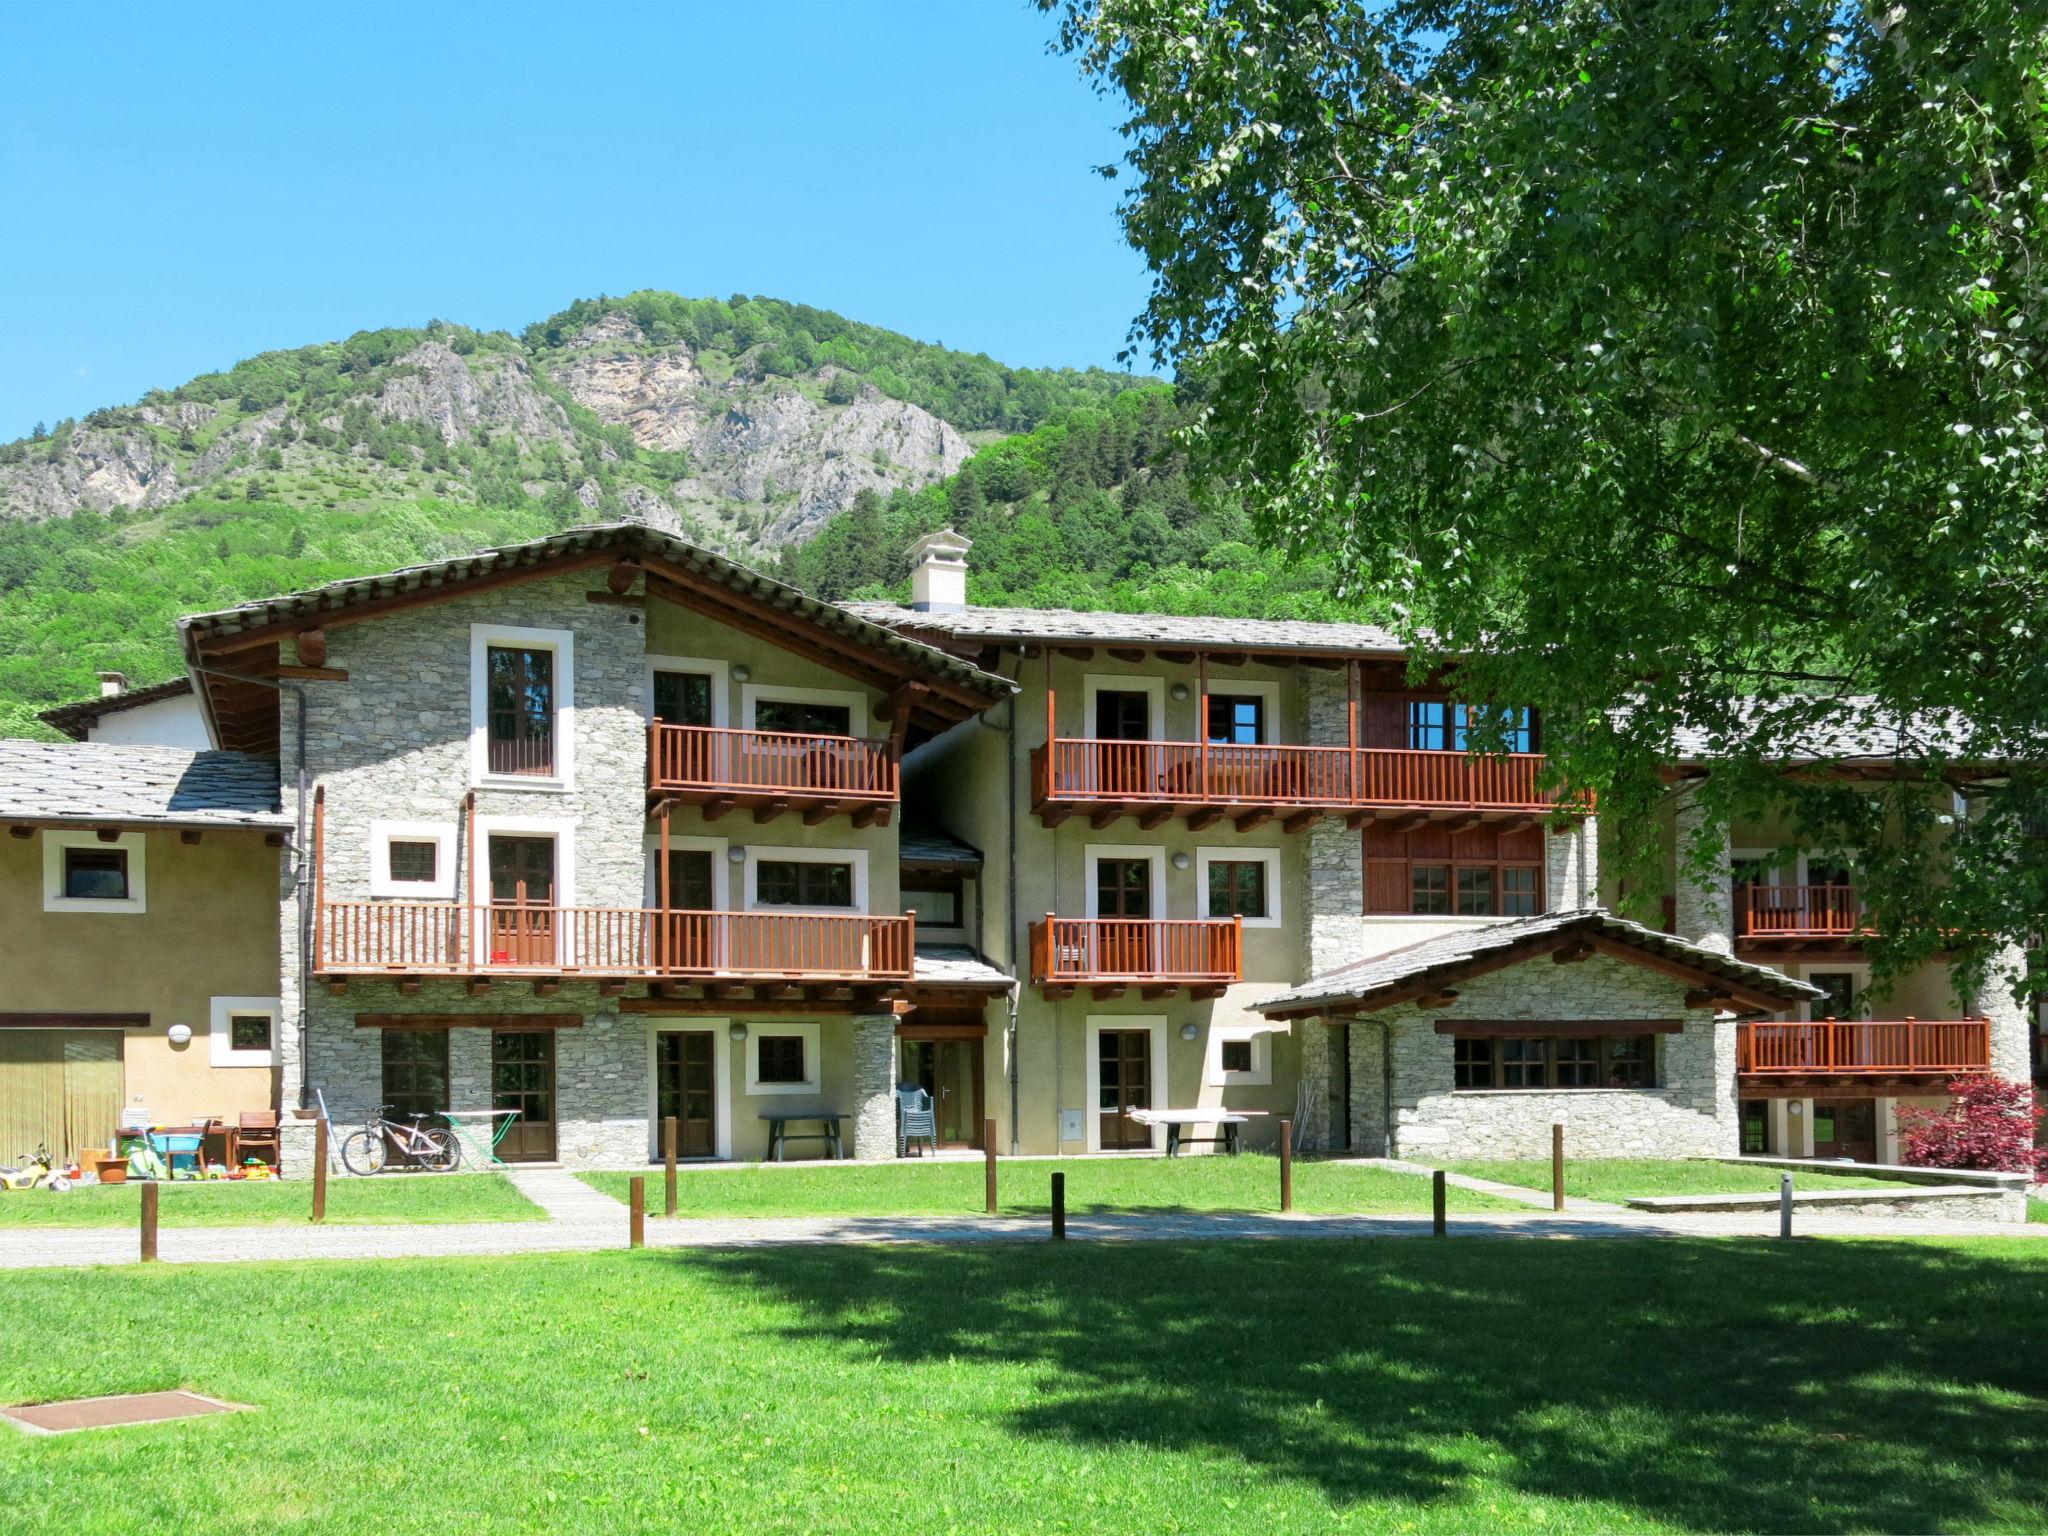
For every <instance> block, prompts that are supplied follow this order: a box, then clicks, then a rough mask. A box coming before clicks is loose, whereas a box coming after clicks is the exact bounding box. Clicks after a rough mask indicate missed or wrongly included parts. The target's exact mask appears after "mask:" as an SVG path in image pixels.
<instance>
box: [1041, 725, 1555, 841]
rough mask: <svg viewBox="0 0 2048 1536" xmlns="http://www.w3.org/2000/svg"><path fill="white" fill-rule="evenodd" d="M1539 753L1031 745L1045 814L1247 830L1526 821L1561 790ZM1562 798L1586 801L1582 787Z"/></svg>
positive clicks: (1049, 819)
mask: <svg viewBox="0 0 2048 1536" xmlns="http://www.w3.org/2000/svg"><path fill="white" fill-rule="evenodd" d="M1543 765H1544V758H1543V756H1542V754H1541V753H1535V752H1515V753H1509V754H1505V755H1501V756H1493V757H1485V756H1477V755H1472V754H1467V753H1463V752H1424V751H1410V750H1406V749H1394V748H1382V747H1298V746H1276V745H1260V746H1229V745H1219V744H1215V743H1210V742H1197V741H1101V740H1094V739H1089V738H1079V737H1056V738H1054V739H1053V740H1052V741H1051V742H1050V743H1049V744H1048V745H1046V746H1042V747H1038V748H1034V749H1033V752H1032V781H1033V783H1034V785H1035V786H1036V792H1037V806H1036V809H1037V811H1038V814H1039V817H1040V819H1041V820H1042V821H1043V822H1044V823H1045V824H1046V825H1047V826H1057V825H1058V824H1059V823H1060V822H1062V821H1064V820H1066V819H1067V818H1068V817H1070V816H1073V815H1075V814H1077V813H1085V814H1086V815H1087V816H1088V818H1089V820H1090V822H1091V823H1092V824H1093V825H1094V826H1096V827H1097V828H1101V827H1106V826H1108V825H1109V824H1110V823H1112V822H1114V821H1116V820H1117V819H1118V818H1120V817H1124V816H1135V817H1137V818H1138V821H1139V824H1140V825H1141V826H1143V827H1146V828H1148V829H1149V828H1151V827H1156V826H1159V825H1160V824H1162V823H1163V822H1166V821H1168V820H1170V819H1171V818H1173V817H1175V816H1180V817H1184V818H1185V819H1186V821H1187V823H1188V826H1189V827H1190V828H1191V829H1192V830H1195V831H1200V830H1201V829H1202V828H1204V827H1207V826H1211V825H1213V824H1214V823H1216V822H1218V821H1221V820H1222V819H1223V818H1224V817H1226V816H1228V817H1231V818H1232V819H1233V820H1234V821H1235V822H1236V824H1237V827H1238V830H1240V831H1249V830H1250V829H1251V828H1253V827H1255V826H1258V825H1260V824H1261V823H1263V822H1266V821H1270V820H1273V819H1274V818H1276V817H1277V818H1279V819H1280V820H1281V822H1282V824H1283V825H1284V826H1285V827H1286V828H1287V830H1288V831H1290V832H1297V831H1300V830H1301V829H1302V828H1304V827H1307V826H1309V825H1311V824H1312V823H1314V822H1316V821H1317V820H1319V819H1321V818H1322V817H1324V816H1328V815H1342V816H1344V817H1345V818H1346V819H1347V820H1348V821H1349V822H1350V823H1351V825H1352V826H1354V827H1357V826H1362V825H1364V823H1365V822H1367V821H1369V820H1372V819H1374V818H1376V817H1394V818H1401V819H1405V820H1408V821H1410V822H1422V821H1426V820H1442V821H1456V822H1464V823H1466V824H1468V825H1472V824H1477V823H1479V822H1482V821H1511V822H1512V821H1528V820H1531V819H1534V818H1536V817H1540V816H1548V815H1551V814H1554V813H1555V812H1556V811H1557V810H1559V809H1560V808H1561V807H1564V806H1565V805H1566V802H1565V801H1563V800H1562V799H1561V797H1560V796H1559V795H1557V794H1556V793H1555V792H1554V791H1551V790H1548V789H1545V788H1543V787H1542V786H1541V781H1542V777H1543ZM1568 808H1569V809H1573V810H1578V811H1590V810H1591V809H1592V808H1593V803H1592V800H1591V798H1590V797H1588V798H1586V799H1584V800H1583V801H1578V802H1573V803H1571V804H1570V805H1569V806H1568Z"/></svg>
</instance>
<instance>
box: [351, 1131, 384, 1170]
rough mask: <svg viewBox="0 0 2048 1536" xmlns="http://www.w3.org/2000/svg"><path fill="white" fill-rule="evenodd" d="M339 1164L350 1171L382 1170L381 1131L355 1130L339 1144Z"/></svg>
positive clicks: (382, 1140) (382, 1139)
mask: <svg viewBox="0 0 2048 1536" xmlns="http://www.w3.org/2000/svg"><path fill="white" fill-rule="evenodd" d="M341 1166H342V1167H344V1168H346V1169H347V1170H348V1171H349V1172H350V1173H356V1174H371V1173H382V1172H383V1171H384V1136H383V1133H382V1132H381V1131H357V1132H356V1133H355V1134H354V1135H353V1136H351V1137H349V1138H348V1140H346V1141H344V1142H343V1143H342V1144H341Z"/></svg>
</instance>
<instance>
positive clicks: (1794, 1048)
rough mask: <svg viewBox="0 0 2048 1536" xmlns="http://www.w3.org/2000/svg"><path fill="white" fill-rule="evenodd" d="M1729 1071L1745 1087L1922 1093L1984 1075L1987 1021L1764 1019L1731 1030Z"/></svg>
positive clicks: (1988, 1066)
mask: <svg viewBox="0 0 2048 1536" xmlns="http://www.w3.org/2000/svg"><path fill="white" fill-rule="evenodd" d="M1735 1057H1736V1073H1737V1075H1738V1076H1739V1077H1740V1078H1741V1080H1742V1082H1743V1085H1744V1086H1745V1087H1748V1088H1763V1089H1769V1090H1771V1091H1787V1090H1792V1089H1798V1088H1810V1087H1826V1086H1833V1087H1841V1086H1843V1085H1844V1084H1854V1085H1858V1086H1864V1085H1867V1086H1870V1087H1873V1088H1878V1087H1883V1086H1886V1085H1891V1084H1896V1085H1898V1086H1904V1087H1916V1088H1919V1089H1922V1090H1925V1089H1927V1088H1930V1087H1938V1086H1939V1085H1940V1083H1941V1082H1943V1081H1945V1080H1946V1079H1948V1078H1951V1077H1955V1076H1957V1075H1959V1074H1963V1073H1973V1072H1988V1071H1990V1070H1991V1021H1990V1020H1989V1019H1897V1020H1878V1019H1822V1020H1819V1021H1817V1022H1814V1023H1783V1024H1781V1023H1773V1022H1771V1021H1768V1020H1764V1021H1759V1022H1755V1023H1749V1024H1742V1025H1738V1026H1737V1031H1736V1045H1735Z"/></svg>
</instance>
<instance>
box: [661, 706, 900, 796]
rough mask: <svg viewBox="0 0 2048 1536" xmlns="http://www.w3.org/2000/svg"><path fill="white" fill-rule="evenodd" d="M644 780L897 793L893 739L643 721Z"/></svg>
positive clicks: (812, 792)
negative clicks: (645, 728) (645, 723)
mask: <svg viewBox="0 0 2048 1536" xmlns="http://www.w3.org/2000/svg"><path fill="white" fill-rule="evenodd" d="M647 767H648V779H647V782H648V785H649V787H650V788H651V789H653V790H655V791H656V792H658V793H700V794H703V795H706V796H713V795H730V796H734V797H740V798H747V797H754V796H778V797H786V798H791V799H811V800H844V801H848V802H861V803H873V802H878V801H879V802H887V803H891V804H893V803H894V802H895V800H896V798H897V795H898V785H899V777H898V771H899V770H898V763H897V753H896V748H895V745H894V744H893V743H892V742H890V741H888V740H886V739H877V740H867V739H864V738H862V737H858V736H813V735H804V734H800V733H796V732H788V731H734V730H727V729H725V728H724V727H722V726H708V725H667V724H664V723H663V722H661V721H659V720H657V721H655V722H654V723H653V724H652V725H650V726H649V727H648V741H647Z"/></svg>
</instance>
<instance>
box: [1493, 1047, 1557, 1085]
mask: <svg viewBox="0 0 2048 1536" xmlns="http://www.w3.org/2000/svg"><path fill="white" fill-rule="evenodd" d="M1548 1045H1549V1042H1548V1041H1546V1040H1503V1041H1501V1043H1500V1085H1501V1087H1503V1088H1543V1087H1547V1086H1548V1083H1547V1081H1546V1079H1547V1078H1548V1076H1549V1071H1550V1062H1549V1055H1550V1053H1549V1050H1548V1049H1547V1047H1548Z"/></svg>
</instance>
